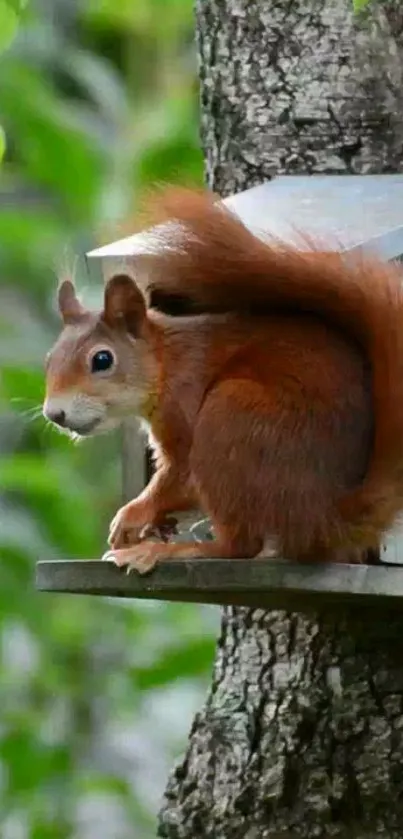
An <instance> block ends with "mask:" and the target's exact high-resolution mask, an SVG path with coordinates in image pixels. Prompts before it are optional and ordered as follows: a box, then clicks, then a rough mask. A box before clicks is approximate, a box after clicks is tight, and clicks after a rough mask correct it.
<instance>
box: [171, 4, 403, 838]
mask: <svg viewBox="0 0 403 839" xmlns="http://www.w3.org/2000/svg"><path fill="white" fill-rule="evenodd" d="M399 6H400V0H396V2H385V0H383V2H382V3H380V4H379V6H376V5H374V6H373V7H371V13H370V14H368V15H363V16H360V17H359V18H357V19H354V18H353V15H352V9H351V0H277V1H276V0H199V2H198V6H197V34H198V46H199V53H200V78H201V102H202V138H203V144H204V148H205V156H206V172H207V180H208V183H209V186H211V187H212V188H213V189H215V190H216V191H218V192H220V193H221V194H223V195H225V194H228V193H231V192H235V191H239V190H240V189H244V188H245V187H248V186H251V185H253V184H256V183H260V182H261V181H262V180H264V179H267V178H268V177H270V175H272V174H273V173H274V172H283V173H284V172H293V173H295V172H305V173H306V172H310V173H324V172H328V173H340V174H345V173H369V172H396V171H401V170H402V169H403V156H402V151H403V116H402V114H403V101H402V97H403V84H402V81H403V80H402V74H403V69H402V68H403V7H402V8H399ZM363 212H365V208H363ZM402 833H403V617H401V618H400V617H399V616H395V617H392V616H391V615H387V614H385V613H382V614H376V613H372V614H371V613H362V614H357V613H353V612H351V611H350V612H345V613H344V614H341V615H338V616H334V615H333V616H332V615H316V616H303V615H297V614H294V615H287V614H284V613H279V612H276V613H264V612H256V611H255V612H250V611H248V610H245V609H226V610H225V611H224V613H223V620H222V631H221V637H220V640H219V643H218V650H217V658H216V663H215V668H214V674H213V679H212V685H211V689H210V692H209V695H208V698H207V700H206V703H205V705H204V707H203V709H202V710H201V711H200V713H199V714H198V716H197V717H196V719H195V721H194V724H193V727H192V731H191V733H190V741H189V746H188V749H187V753H186V755H185V757H184V759H183V760H182V762H181V763H180V764H179V765H178V766H177V768H176V769H175V770H174V772H173V773H172V776H171V778H170V781H169V784H168V788H167V791H166V796H165V800H164V803H163V807H162V811H161V814H160V826H159V836H160V837H164V839H291V837H301V838H302V839H314V838H315V837H318V839H324V837H339V838H340V839H375V837H380V836H382V837H386V839H401V836H402Z"/></svg>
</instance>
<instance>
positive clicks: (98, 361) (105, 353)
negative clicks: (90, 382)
mask: <svg viewBox="0 0 403 839" xmlns="http://www.w3.org/2000/svg"><path fill="white" fill-rule="evenodd" d="M113 363H114V357H113V355H112V353H111V351H110V350H98V352H96V353H95V355H93V356H92V359H91V370H92V372H93V373H101V372H103V371H104V370H110V368H111V367H112V366H113Z"/></svg>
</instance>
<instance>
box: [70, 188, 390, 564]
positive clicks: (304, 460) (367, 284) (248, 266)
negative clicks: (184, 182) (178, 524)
mask: <svg viewBox="0 0 403 839" xmlns="http://www.w3.org/2000/svg"><path fill="white" fill-rule="evenodd" d="M165 203H166V208H167V209H166V213H167V216H169V217H170V218H171V219H174V220H176V221H177V222H178V223H179V225H180V227H181V241H180V244H179V245H178V242H177V240H176V239H175V235H174V234H173V233H172V231H171V232H169V231H168V232H165V233H164V231H162V232H161V233H158V231H157V232H156V240H155V241H156V245H158V248H157V247H156V250H155V261H154V262H153V270H152V275H151V276H150V281H149V287H148V290H147V294H148V299H149V300H151V303H153V302H154V303H155V302H156V301H157V303H158V305H159V307H160V308H162V309H163V308H164V307H166V310H167V311H170V310H173V311H174V310H175V299H176V298H180V300H181V306H182V311H185V312H186V311H187V312H188V313H189V316H187V317H170V316H168V315H166V314H163V313H161V312H155V311H153V310H152V309H151V310H148V311H146V310H145V309H144V311H143V312H142V313H140V314H139V312H138V311H137V310H136V317H137V318H138V320H137V321H133V318H132V322H134V323H137V324H138V327H136V328H137V329H138V334H137V338H138V340H139V347H140V345H141V352H142V359H143V361H142V364H143V366H144V364H145V365H146V367H147V369H148V370H149V371H153V373H152V375H151V373H150V375H149V377H148V379H147V377H145V379H144V381H145V384H144V387H145V391H147V392H145V397H144V400H143V402H142V406H143V407H142V408H139V410H138V413H140V414H141V413H143V415H145V416H146V419H148V422H149V425H150V427H151V433H152V435H153V438H154V445H155V450H156V458H157V472H156V474H155V475H154V477H153V479H152V480H151V483H150V484H149V486H148V487H147V488H146V489H145V491H144V492H143V493H142V494H141V496H140V497H139V498H138V499H135V500H134V501H133V502H131V503H130V504H129V505H127V506H126V507H125V508H123V509H122V510H121V511H119V513H118V515H117V517H116V519H115V521H114V523H113V524H112V530H111V539H110V542H111V545H112V549H113V553H114V556H115V558H116V560H117V561H120V562H121V563H122V564H123V563H126V561H127V562H133V564H135V565H136V563H137V565H136V567H141V563H142V562H143V569H147V568H149V567H151V566H152V564H153V562H154V561H155V559H156V558H158V556H159V555H162V556H164V555H165V556H166V557H167V558H169V557H175V556H183V555H185V556H193V555H221V556H223V557H225V556H228V557H231V556H234V557H235V556H254V555H256V554H258V553H259V552H260V551H261V550H262V548H263V545H264V543H265V541H266V540H267V539H268V538H270V537H274V538H275V539H276V542H277V547H278V550H279V552H280V553H282V554H283V555H285V556H288V557H292V558H295V559H300V560H305V559H320V558H323V559H331V558H335V557H338V556H340V551H341V552H344V551H345V552H346V555H349V554H350V553H354V552H356V551H357V550H358V551H359V552H360V551H362V550H366V549H369V548H376V547H378V546H379V544H380V541H381V538H382V535H383V534H384V533H385V531H387V530H388V529H389V528H390V527H391V526H392V525H393V524H394V522H395V520H396V518H397V516H398V515H399V514H400V513H401V511H402V508H403V292H402V287H401V272H400V271H399V269H398V268H397V267H396V266H392V265H386V264H383V263H381V262H380V261H378V260H376V259H375V258H364V257H360V258H353V257H352V256H346V255H340V254H336V253H323V252H319V251H315V249H314V247H312V246H311V247H310V249H309V250H307V251H304V252H302V251H298V250H297V249H295V248H292V247H286V246H284V245H283V244H279V243H277V244H276V243H272V244H269V243H267V242H264V241H261V240H260V239H257V238H256V237H255V236H253V235H252V234H251V233H250V232H249V231H248V230H246V228H245V227H244V226H243V225H242V224H241V222H240V221H239V220H238V219H237V218H236V217H234V216H233V215H231V214H230V213H229V212H228V211H227V210H225V209H224V208H223V207H222V205H221V206H217V205H214V204H213V202H212V200H211V199H210V198H209V197H207V196H202V195H198V194H193V193H187V192H183V191H180V192H179V193H173V194H172V193H171V194H169V195H168V197H167V198H166V202H165ZM112 291H113V289H112ZM109 325H110V328H111V329H112V330H113V324H109ZM136 328H135V329H134V331H136ZM119 334H120V333H119ZM135 337H136V336H135ZM130 351H131V350H130ZM127 352H129V350H127ZM133 352H135V349H134V348H133ZM147 357H148V362H146V359H147ZM71 370H72V371H73V370H74V372H72V376H73V378H74V376H75V375H78V371H77V369H76V368H75V367H74V362H73V361H72V367H71ZM80 386H81V387H83V385H80ZM122 386H123V385H122ZM126 387H130V383H128V384H127V385H126ZM106 392H107V391H105V393H106ZM150 400H151V401H150ZM147 404H148V405H149V406H150V405H152V406H153V408H152V411H151V410H149V409H147V408H146V407H145V406H146V405H147ZM195 504H198V505H200V506H201V507H202V508H203V510H204V511H205V513H206V514H207V515H209V516H210V517H211V519H212V523H213V527H214V532H215V537H216V541H215V543H206V544H205V545H199V546H195V545H191V544H189V545H183V544H182V545H168V546H166V547H165V546H164V548H163V549H162V548H161V546H158V545H155V544H148V543H147V544H142V545H138V546H135V547H134V548H130V549H124V545H125V544H126V543H127V542H128V541H130V539H131V538H132V539H133V541H135V540H136V539H137V538H138V533H139V530H140V529H141V528H142V527H144V526H145V525H148V524H151V525H152V524H157V523H159V522H162V521H163V519H164V517H165V516H166V515H167V514H168V513H169V512H171V511H173V510H175V509H186V508H188V507H191V506H193V505H195Z"/></svg>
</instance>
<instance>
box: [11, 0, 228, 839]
mask: <svg viewBox="0 0 403 839" xmlns="http://www.w3.org/2000/svg"><path fill="white" fill-rule="evenodd" d="M23 6H25V3H23V2H20V0H9V2H5V0H0V33H1V34H0V47H4V46H6V43H8V44H10V42H11V36H12V35H14V33H15V28H16V22H17V21H18V17H19V15H20V12H21V10H22V7H23ZM192 32H193V20H192V4H191V0H159V2H157V0H153V2H150V0H135V2H132V0H127V2H126V0H125V2H123V0H122V2H120V3H116V2H115V0H114V2H112V0H102V2H99V1H98V0H86V1H85V0H80V2H77V3H72V2H71V0H41V2H39V0H38V2H37V3H36V2H34V0H31V2H30V3H29V5H28V6H27V8H26V9H24V13H23V15H22V17H21V21H20V28H19V32H18V36H17V37H16V38H15V40H14V42H13V44H12V45H11V46H10V48H9V49H7V50H6V51H4V52H3V53H2V55H1V59H0V61H1V73H0V114H1V120H2V124H3V126H4V130H5V135H6V137H7V150H6V152H5V155H4V160H3V165H2V169H1V180H0V190H1V198H2V200H1V205H0V242H1V249H0V277H1V283H0V364H1V370H0V453H1V454H0V558H1V563H0V699H1V725H0V787H1V797H0V836H1V837H2V839H11V837H14V836H18V837H24V839H78V837H79V838H80V839H93V837H96V839H111V837H113V839H126V837H133V836H141V837H142V839H149V838H150V837H151V836H154V835H155V828H154V823H153V814H155V811H156V809H157V806H158V797H159V794H160V792H161V791H162V788H163V783H164V776H165V774H166V771H167V769H168V767H169V765H170V764H171V760H172V755H173V754H174V753H176V751H177V750H178V749H179V748H182V747H183V745H184V737H185V733H186V728H187V726H188V724H189V723H190V717H191V711H192V709H193V708H194V707H195V705H196V704H198V703H199V701H200V691H202V689H203V684H204V680H205V679H206V675H207V673H208V671H209V669H210V666H211V661H212V656H213V632H214V630H215V627H216V620H217V615H216V612H215V611H214V610H210V609H205V610H203V609H198V608H197V607H193V606H174V605H168V604H165V605H164V604H155V603H148V604H146V603H144V604H141V603H139V604H132V603H127V602H124V601H114V600H100V599H98V598H93V599H90V598H78V597H77V598H74V597H67V596H66V597H63V596H58V597H56V596H50V595H40V594H36V593H35V591H34V566H35V562H36V561H37V560H38V559H40V558H42V559H51V558H55V557H56V558H66V557H76V558H91V557H94V558H95V557H97V556H99V555H100V554H101V552H102V551H103V550H104V548H105V534H106V533H107V525H108V521H109V519H110V517H111V515H112V514H113V512H114V510H115V509H116V507H117V505H118V504H119V461H118V452H119V440H118V439H115V438H113V437H110V438H104V439H102V441H99V440H94V441H89V442H88V443H85V444H81V445H79V446H74V445H72V444H71V443H70V442H69V441H68V440H67V439H66V438H64V437H63V436H62V435H59V434H57V433H56V432H55V431H53V430H52V429H50V428H48V427H46V426H45V424H44V422H43V420H42V419H41V417H40V415H39V414H40V405H41V401H42V398H43V358H44V355H45V353H46V351H47V350H48V349H49V347H50V345H51V342H52V340H53V337H54V335H55V333H56V331H57V329H58V322H57V318H56V316H55V312H54V301H53V298H54V290H55V276H54V275H55V268H56V267H57V265H60V264H65V263H66V259H67V262H71V263H73V257H74V254H77V253H78V254H83V252H84V251H85V250H87V249H89V248H90V247H92V246H94V245H95V244H96V243H97V242H98V241H99V240H100V239H102V238H103V239H104V238H105V235H106V234H105V231H107V236H108V237H112V236H113V235H114V233H115V230H116V228H117V225H119V224H121V223H123V224H124V225H126V226H127V224H128V223H129V219H130V218H131V216H132V214H133V213H134V212H135V209H136V206H137V202H138V200H139V197H140V195H141V190H142V189H143V188H144V187H146V186H147V185H148V184H149V183H150V182H151V181H153V180H161V179H164V178H166V179H170V180H172V179H177V180H180V181H188V180H190V181H192V182H194V181H198V182H200V181H201V179H202V162H201V154H200V151H199V147H198V118H197V98H196V97H197V94H196V86H195V74H194V60H193V51H192ZM2 152H4V137H3V134H1V135H0V153H2ZM66 253H67V255H69V254H70V256H67V257H66ZM76 275H77V281H78V283H79V285H81V286H84V287H86V291H87V294H88V296H89V297H91V298H97V297H99V296H100V293H101V290H100V283H99V278H95V277H89V276H88V274H87V271H86V268H85V264H84V261H83V260H81V261H80V262H79V264H78V266H77V268H76ZM168 708H170V709H171V711H170V712H169V713H168ZM186 709H187V711H186ZM99 813H100V815H99Z"/></svg>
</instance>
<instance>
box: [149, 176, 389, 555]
mask: <svg viewBox="0 0 403 839" xmlns="http://www.w3.org/2000/svg"><path fill="white" fill-rule="evenodd" d="M215 200H216V199H215V198H214V196H209V195H206V194H202V193H193V192H190V191H187V190H179V191H178V190H172V191H170V190H169V191H168V192H167V193H166V194H165V195H163V196H162V199H161V203H160V206H161V205H162V206H163V211H164V216H165V218H169V219H170V221H171V223H170V224H168V225H167V226H166V227H161V228H157V229H156V230H155V237H154V241H155V265H153V271H152V276H151V278H150V283H149V288H148V293H149V295H150V299H151V302H152V304H154V305H156V306H157V307H159V308H162V309H164V307H166V310H169V308H174V307H175V305H174V304H175V299H177V300H178V301H179V302H180V305H179V307H178V309H179V311H180V310H182V311H183V312H184V313H191V312H204V313H214V312H222V311H232V312H236V311H237V312H245V311H253V310H254V311H256V312H264V311H268V312H269V311H279V310H285V311H287V310H292V311H293V313H296V312H301V313H302V312H309V313H311V314H316V315H317V316H319V317H321V318H324V319H326V320H327V321H328V322H329V323H331V324H333V325H334V326H335V327H336V328H338V329H340V330H342V331H343V332H344V334H346V335H348V336H350V339H352V340H354V341H356V342H357V343H358V344H359V345H360V346H361V348H362V350H363V353H364V355H365V357H366V358H367V360H368V362H369V364H370V367H371V369H372V399H373V410H374V439H373V449H372V454H371V457H370V461H369V465H368V470H367V474H366V476H365V478H364V480H363V482H362V483H361V485H360V486H358V487H357V488H356V489H355V490H354V491H351V492H350V493H348V494H347V495H346V496H345V497H344V498H342V500H341V502H340V505H339V510H340V514H341V518H342V520H343V521H344V522H345V524H346V525H347V530H348V532H349V534H350V536H349V538H351V541H352V542H354V543H356V544H374V545H376V543H377V541H378V539H379V535H380V534H381V533H382V532H384V531H386V530H387V529H388V528H390V527H391V526H392V525H393V523H394V521H395V519H396V517H397V515H398V514H399V513H400V512H401V511H402V509H403V288H402V272H401V271H400V270H399V268H398V267H397V266H396V265H393V264H387V263H383V262H381V261H380V260H377V259H376V258H375V257H365V256H363V255H359V256H353V255H348V254H344V255H343V254H340V253H336V252H333V251H332V252H324V251H323V248H321V250H318V249H315V246H314V245H313V244H312V243H308V249H307V250H299V249H297V248H296V247H290V246H286V245H284V244H282V243H276V242H275V243H268V242H266V241H262V240H261V239H259V238H257V237H256V236H254V235H253V234H252V233H251V232H250V231H249V230H248V229H247V228H246V227H245V226H244V225H243V224H242V222H241V221H240V220H239V219H238V218H237V217H236V216H235V215H234V214H232V213H231V212H229V211H228V210H227V209H226V208H225V206H223V205H222V204H219V203H215ZM153 235H154V234H153ZM154 268H155V270H154Z"/></svg>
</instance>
